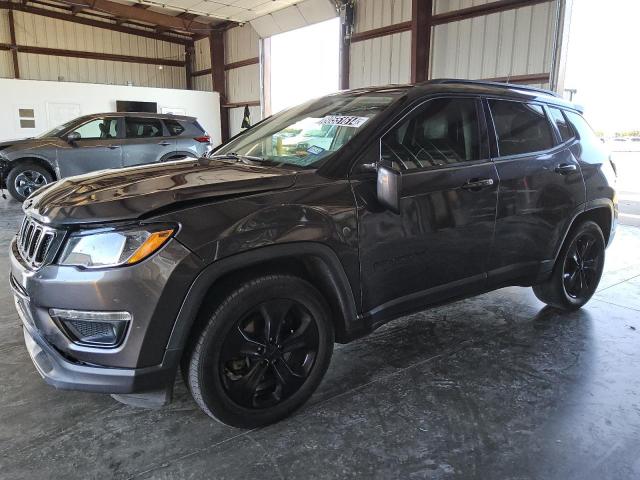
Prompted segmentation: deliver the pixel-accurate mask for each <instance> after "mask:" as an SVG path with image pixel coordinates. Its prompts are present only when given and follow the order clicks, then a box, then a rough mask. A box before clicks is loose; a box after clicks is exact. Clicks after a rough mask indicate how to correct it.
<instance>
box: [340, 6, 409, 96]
mask: <svg viewBox="0 0 640 480" xmlns="http://www.w3.org/2000/svg"><path fill="white" fill-rule="evenodd" d="M408 20H411V0H358V2H357V3H356V24H355V26H354V33H360V32H365V31H368V30H373V29H375V28H380V27H385V26H388V25H394V24H396V23H401V22H406V21H408ZM410 80H411V32H402V33H396V34H394V35H387V36H384V37H379V38H373V39H371V40H363V41H361V42H355V43H353V44H352V45H351V67H350V71H349V84H350V87H351V88H358V87H366V86H370V85H388V84H391V83H408V82H409V81H410Z"/></svg>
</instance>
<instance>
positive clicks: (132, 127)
mask: <svg viewBox="0 0 640 480" xmlns="http://www.w3.org/2000/svg"><path fill="white" fill-rule="evenodd" d="M124 124H125V126H126V130H127V138H151V137H161V136H162V122H160V120H158V119H157V118H134V117H125V119H124Z"/></svg>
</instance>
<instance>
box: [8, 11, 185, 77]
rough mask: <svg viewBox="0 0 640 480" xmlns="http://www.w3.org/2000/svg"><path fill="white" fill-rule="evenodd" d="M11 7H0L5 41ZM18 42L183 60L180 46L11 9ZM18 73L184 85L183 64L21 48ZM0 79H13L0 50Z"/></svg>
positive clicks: (9, 62) (182, 48) (26, 44)
mask: <svg viewBox="0 0 640 480" xmlns="http://www.w3.org/2000/svg"><path fill="white" fill-rule="evenodd" d="M8 15H9V10H0V43H4V44H9V43H11V41H10V36H9V21H8ZM13 15H14V24H15V32H16V43H17V44H18V45H22V46H28V47H45V48H56V49H61V50H72V51H82V52H91V53H98V54H114V55H127V56H135V57H147V58H152V59H161V60H168V61H181V62H184V59H185V55H184V46H183V45H179V44H176V43H169V42H164V41H161V40H155V39H151V38H146V37H142V36H138V35H131V34H127V33H121V32H116V31H113V30H107V29H104V28H98V27H92V26H88V25H82V24H79V23H73V22H69V21H64V20H58V19H53V18H48V17H44V16H40V15H33V14H30V13H26V12H21V11H18V10H14V12H13ZM18 65H19V69H20V77H21V78H22V79H27V80H54V81H57V80H63V81H69V82H82V83H98V84H114V85H127V84H128V83H129V82H130V83H131V84H133V85H135V86H143V87H160V88H178V89H184V88H186V75H185V69H184V67H182V66H168V65H162V66H160V65H150V64H143V63H130V62H118V61H111V60H108V61H107V60H95V59H84V58H71V57H61V56H50V55H40V54H32V53H24V52H19V54H18ZM0 77H4V78H13V77H14V72H13V63H12V56H11V52H10V51H6V50H3V51H0Z"/></svg>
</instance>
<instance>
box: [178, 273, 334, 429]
mask: <svg viewBox="0 0 640 480" xmlns="http://www.w3.org/2000/svg"><path fill="white" fill-rule="evenodd" d="M329 312H330V310H329V308H328V306H327V304H326V302H325V301H324V299H323V297H322V295H321V294H320V293H319V292H318V290H316V289H315V288H314V287H313V286H312V285H311V284H310V283H308V282H307V281H305V280H303V279H301V278H298V277H293V276H289V275H268V276H264V277H259V278H256V279H253V280H250V281H248V282H247V283H245V284H244V285H242V286H240V287H238V288H236V289H234V290H232V291H231V293H230V294H229V295H227V296H226V297H225V299H224V300H223V301H222V302H221V303H220V304H219V305H218V306H217V308H215V311H213V312H212V313H211V315H210V317H209V320H208V322H207V323H206V325H205V326H204V328H203V330H202V331H201V333H200V335H199V337H198V339H197V341H196V342H195V343H194V345H193V348H192V349H191V350H190V352H188V355H189V357H188V362H185V363H186V365H185V366H188V369H185V370H186V372H184V373H186V383H187V384H188V387H189V390H190V391H191V394H192V395H193V398H194V400H195V401H196V403H197V404H198V405H199V406H200V408H201V409H202V410H203V411H204V412H205V413H207V415H209V416H211V417H212V418H214V419H216V420H218V421H220V422H222V423H225V424H227V425H230V426H233V427H241V428H255V427H259V426H263V425H268V424H270V423H274V422H277V421H278V420H281V419H283V418H285V417H287V416H289V415H290V414H291V413H292V412H293V411H295V410H296V409H297V408H299V407H300V406H301V405H302V404H303V403H305V402H306V401H307V399H308V398H309V397H310V396H311V394H312V393H313V392H314V391H315V389H316V388H317V387H318V385H319V384H320V382H321V380H322V378H323V376H324V374H325V372H326V370H327V367H328V366H329V362H330V360H331V355H332V353H333V342H334V333H333V325H332V323H331V317H330V313H329ZM186 360H187V359H186Z"/></svg>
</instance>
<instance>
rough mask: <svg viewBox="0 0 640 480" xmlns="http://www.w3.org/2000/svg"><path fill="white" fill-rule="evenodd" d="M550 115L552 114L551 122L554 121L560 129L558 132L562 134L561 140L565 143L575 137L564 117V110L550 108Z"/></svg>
mask: <svg viewBox="0 0 640 480" xmlns="http://www.w3.org/2000/svg"><path fill="white" fill-rule="evenodd" d="M549 113H550V114H551V120H553V121H554V122H555V124H556V127H558V131H559V132H560V138H561V139H562V141H563V142H566V141H567V140H571V139H572V138H573V137H574V135H573V131H572V130H571V127H570V126H569V123H568V122H567V119H566V118H565V117H564V114H563V113H562V110H560V109H559V108H554V107H549Z"/></svg>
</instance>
